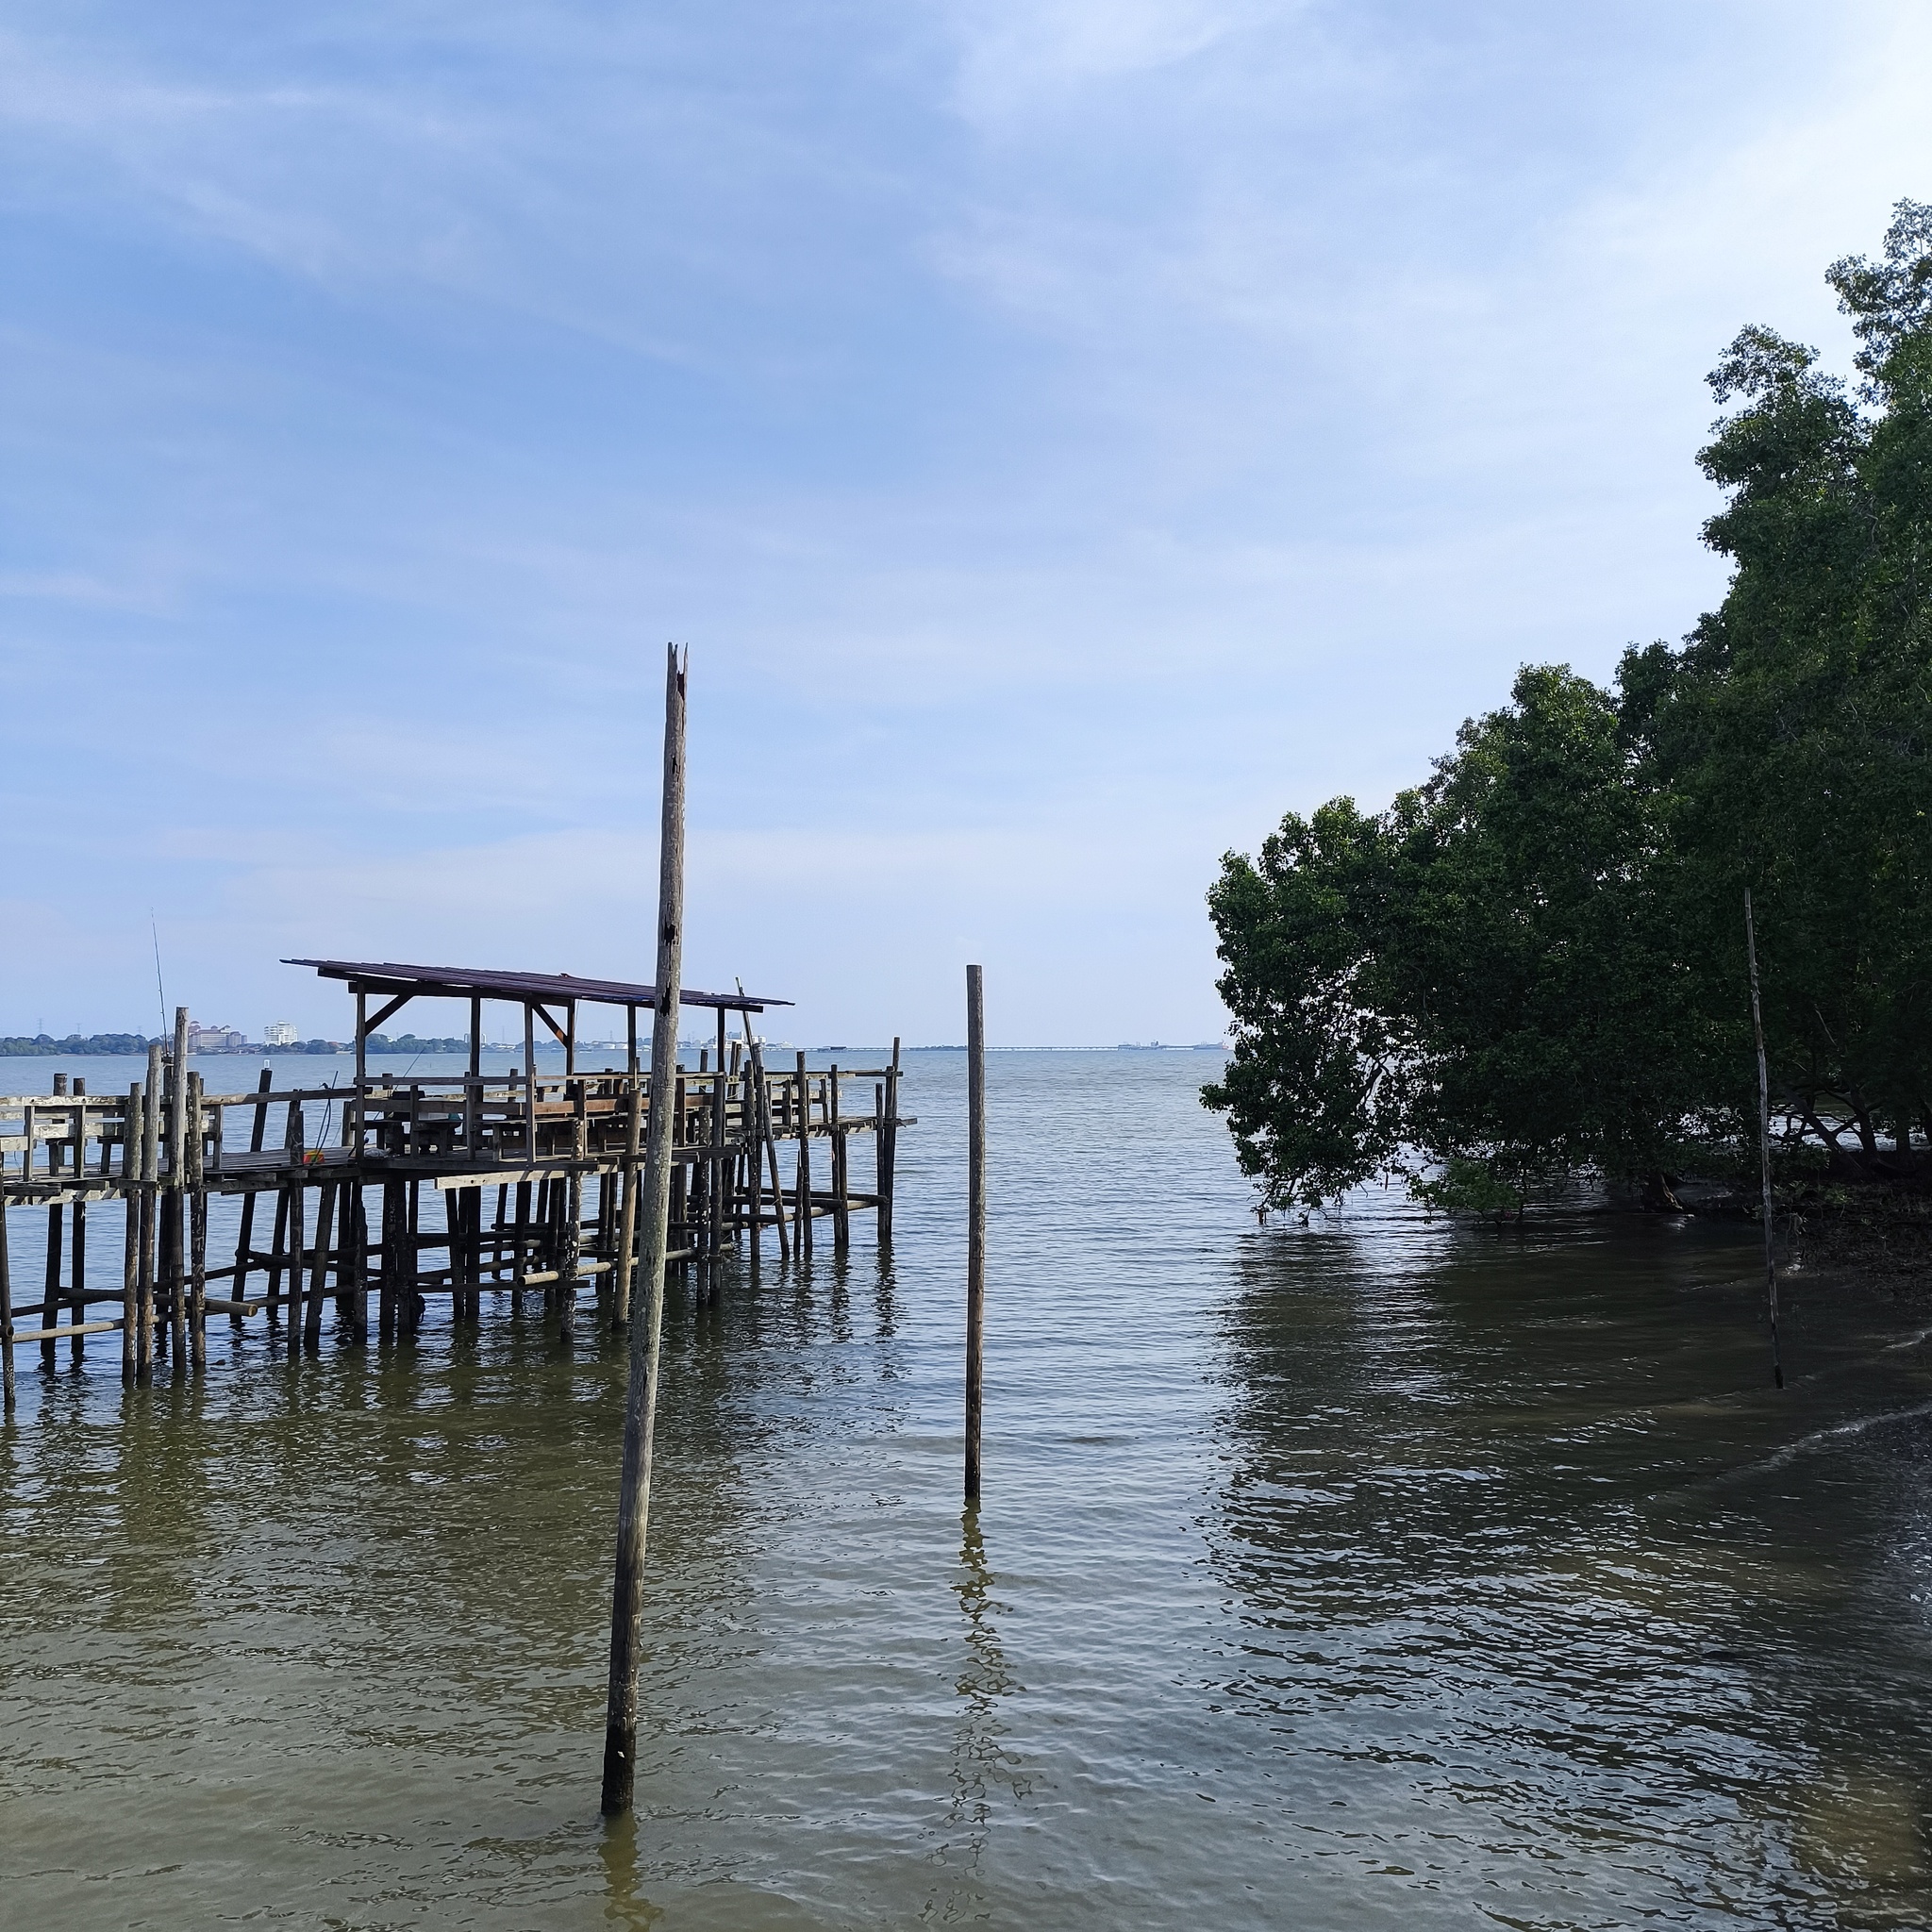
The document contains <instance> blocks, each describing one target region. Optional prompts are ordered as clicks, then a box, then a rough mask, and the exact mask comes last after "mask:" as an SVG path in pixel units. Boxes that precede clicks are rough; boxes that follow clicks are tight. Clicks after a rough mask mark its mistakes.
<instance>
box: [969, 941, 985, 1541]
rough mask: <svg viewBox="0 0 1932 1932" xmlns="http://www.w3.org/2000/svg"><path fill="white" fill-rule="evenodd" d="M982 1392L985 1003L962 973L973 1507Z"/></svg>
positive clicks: (979, 985) (974, 975)
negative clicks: (964, 1019) (964, 983)
mask: <svg viewBox="0 0 1932 1932" xmlns="http://www.w3.org/2000/svg"><path fill="white" fill-rule="evenodd" d="M985 1389H986V1002H985V988H984V984H983V981H982V976H981V974H980V970H979V968H978V967H977V966H969V967H967V969H966V1500H967V1501H968V1502H969V1503H977V1502H978V1501H979V1418H980V1407H981V1403H982V1398H983V1396H984V1394H985Z"/></svg>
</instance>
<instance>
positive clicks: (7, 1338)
mask: <svg viewBox="0 0 1932 1932" xmlns="http://www.w3.org/2000/svg"><path fill="white" fill-rule="evenodd" d="M0 1385H4V1387H0V1401H4V1404H5V1407H6V1411H7V1413H8V1415H11V1414H12V1413H13V1274H12V1271H11V1269H10V1268H9V1267H8V1260H7V1163H6V1161H5V1159H4V1158H0Z"/></svg>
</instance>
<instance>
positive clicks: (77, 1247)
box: [67, 1079, 105, 1368]
mask: <svg viewBox="0 0 1932 1932" xmlns="http://www.w3.org/2000/svg"><path fill="white" fill-rule="evenodd" d="M86 1092H87V1082H86V1081H85V1080H80V1079H76V1080H75V1083H74V1096H75V1099H76V1100H78V1099H80V1098H82V1097H83V1096H84V1095H85V1094H86ZM104 1151H105V1150H104ZM74 1177H75V1180H76V1181H81V1180H85V1179H86V1177H87V1108H84V1107H76V1108H75V1109H74ZM68 1281H69V1284H70V1286H71V1289H72V1292H71V1293H70V1294H69V1296H68V1298H67V1307H68V1322H69V1324H70V1325H71V1326H72V1327H73V1329H74V1335H73V1338H72V1340H71V1341H70V1342H69V1344H68V1346H69V1349H70V1351H71V1353H70V1354H69V1356H68V1359H69V1361H70V1362H72V1363H73V1365H74V1366H75V1368H79V1367H80V1365H81V1363H82V1361H83V1360H84V1358H85V1350H86V1348H87V1336H86V1334H85V1332H84V1328H85V1324H86V1322H87V1203H86V1202H85V1201H84V1200H82V1201H76V1202H75V1204H74V1253H73V1257H72V1259H71V1260H70V1262H69V1264H68Z"/></svg>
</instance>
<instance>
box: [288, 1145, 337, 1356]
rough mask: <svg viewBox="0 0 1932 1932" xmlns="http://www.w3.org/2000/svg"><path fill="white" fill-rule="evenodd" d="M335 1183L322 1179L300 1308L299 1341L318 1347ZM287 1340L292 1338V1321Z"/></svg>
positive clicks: (326, 1287) (319, 1343) (333, 1223)
mask: <svg viewBox="0 0 1932 1932" xmlns="http://www.w3.org/2000/svg"><path fill="white" fill-rule="evenodd" d="M335 1218H336V1183H335V1182H334V1181H324V1182H323V1184H322V1189H321V1192H320V1195H319V1197H318V1199H317V1202H316V1208H315V1251H314V1255H313V1257H312V1258H311V1259H310V1261H309V1264H308V1305H307V1307H305V1308H304V1309H303V1311H302V1324H301V1328H302V1340H303V1341H304V1342H305V1343H309V1344H313V1345H315V1346H318V1347H319V1346H320V1345H321V1342H322V1303H323V1297H324V1295H325V1293H326V1292H327V1291H328V1264H329V1241H330V1239H331V1238H332V1236H333V1234H334V1231H335ZM289 1327H290V1340H291V1341H293V1339H294V1328H295V1324H293V1323H292V1322H291V1324H289Z"/></svg>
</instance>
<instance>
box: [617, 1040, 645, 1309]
mask: <svg viewBox="0 0 1932 1932" xmlns="http://www.w3.org/2000/svg"><path fill="white" fill-rule="evenodd" d="M629 1012H630V1064H631V1072H630V1104H629V1107H628V1109H627V1110H626V1112H625V1121H624V1202H623V1205H622V1206H621V1207H620V1208H619V1209H618V1212H617V1256H616V1261H617V1267H616V1271H615V1272H616V1274H617V1281H616V1284H615V1289H614V1291H613V1293H612V1296H611V1303H610V1319H611V1322H612V1323H613V1324H614V1325H615V1326H617V1327H619V1328H625V1327H627V1326H629V1324H630V1284H631V1274H632V1263H633V1259H634V1257H635V1254H636V1248H637V1238H638V1150H639V1148H640V1147H641V1145H642V1144H643V1124H644V1094H643V1089H642V1087H641V1085H640V1084H639V1081H638V1077H637V1061H638V1009H637V1008H635V1007H632V1008H629Z"/></svg>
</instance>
